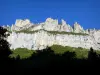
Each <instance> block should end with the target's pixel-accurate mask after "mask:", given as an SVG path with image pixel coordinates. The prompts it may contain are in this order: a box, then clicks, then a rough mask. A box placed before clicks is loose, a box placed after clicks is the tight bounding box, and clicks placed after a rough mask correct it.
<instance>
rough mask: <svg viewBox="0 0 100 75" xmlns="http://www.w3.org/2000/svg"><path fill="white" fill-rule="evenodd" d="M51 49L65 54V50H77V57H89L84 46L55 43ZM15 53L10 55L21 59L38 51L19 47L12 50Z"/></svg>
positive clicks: (56, 52) (99, 52) (98, 52)
mask: <svg viewBox="0 0 100 75" xmlns="http://www.w3.org/2000/svg"><path fill="white" fill-rule="evenodd" d="M51 50H53V51H54V53H55V54H64V53H65V52H68V51H69V52H75V54H76V58H87V57H88V51H89V50H88V49H83V48H74V47H68V46H66V47H63V46H60V45H53V46H51ZM12 51H13V53H12V54H11V55H10V57H14V58H16V56H18V55H19V56H20V58H21V59H24V58H28V57H30V56H31V55H32V54H33V53H36V51H35V50H28V49H25V48H17V49H15V50H12ZM96 53H97V54H100V51H96Z"/></svg>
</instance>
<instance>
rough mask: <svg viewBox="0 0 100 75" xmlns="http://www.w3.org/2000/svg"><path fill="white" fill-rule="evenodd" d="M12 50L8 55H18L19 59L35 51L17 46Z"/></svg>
mask: <svg viewBox="0 0 100 75" xmlns="http://www.w3.org/2000/svg"><path fill="white" fill-rule="evenodd" d="M12 51H13V53H12V54H11V55H10V57H14V58H16V57H17V56H18V55H19V56H20V58H21V59H22V58H28V57H30V56H31V55H32V53H34V52H35V51H34V50H28V49H26V48H17V49H15V50H12Z"/></svg>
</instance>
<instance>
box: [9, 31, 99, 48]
mask: <svg viewBox="0 0 100 75" xmlns="http://www.w3.org/2000/svg"><path fill="white" fill-rule="evenodd" d="M99 35H100V31H97V32H92V33H91V34H90V35H74V34H52V33H49V32H47V31H44V30H39V31H38V32H35V33H33V34H27V33H15V32H12V33H11V34H10V36H8V38H7V41H8V42H9V43H10V44H11V47H10V48H11V49H16V48H28V49H32V50H37V49H39V50H41V49H44V48H46V47H47V46H52V45H54V44H57V45H62V46H71V47H82V48H87V49H89V48H90V47H93V48H94V49H95V50H100V36H99Z"/></svg>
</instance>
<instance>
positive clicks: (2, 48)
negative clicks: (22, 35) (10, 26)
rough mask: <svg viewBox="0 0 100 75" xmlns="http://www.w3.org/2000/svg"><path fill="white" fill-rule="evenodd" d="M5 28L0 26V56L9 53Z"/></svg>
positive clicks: (2, 56) (4, 56)
mask: <svg viewBox="0 0 100 75" xmlns="http://www.w3.org/2000/svg"><path fill="white" fill-rule="evenodd" d="M6 32H7V29H4V28H3V27H0V58H7V57H8V56H9V55H10V54H11V51H10V48H9V46H10V45H9V43H8V42H7V41H6V38H7V36H8V35H7V34H6Z"/></svg>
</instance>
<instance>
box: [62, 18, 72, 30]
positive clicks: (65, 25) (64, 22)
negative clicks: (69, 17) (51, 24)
mask: <svg viewBox="0 0 100 75" xmlns="http://www.w3.org/2000/svg"><path fill="white" fill-rule="evenodd" d="M61 22H62V25H61V31H66V32H72V31H73V28H72V27H71V26H70V25H69V24H66V21H64V20H63V19H62V20H61Z"/></svg>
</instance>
